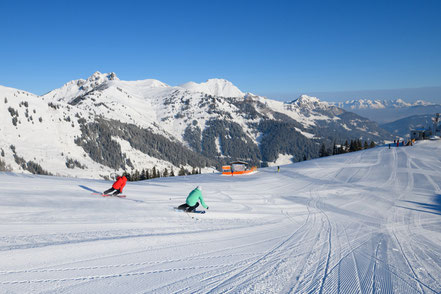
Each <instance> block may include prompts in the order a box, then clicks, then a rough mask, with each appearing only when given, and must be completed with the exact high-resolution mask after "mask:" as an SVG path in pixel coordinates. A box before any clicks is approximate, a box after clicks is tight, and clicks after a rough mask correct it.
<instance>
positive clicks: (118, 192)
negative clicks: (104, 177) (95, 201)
mask: <svg viewBox="0 0 441 294" xmlns="http://www.w3.org/2000/svg"><path fill="white" fill-rule="evenodd" d="M113 191H115V192H113ZM111 192H113V194H112V195H113V196H116V195H118V194H121V191H120V190H118V189H115V188H113V187H112V188H110V189H108V190H106V191H104V192H103V194H106V195H108V194H109V193H111Z"/></svg>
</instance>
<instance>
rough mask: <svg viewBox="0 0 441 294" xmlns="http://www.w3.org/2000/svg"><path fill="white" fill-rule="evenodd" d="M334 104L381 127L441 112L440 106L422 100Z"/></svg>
mask: <svg viewBox="0 0 441 294" xmlns="http://www.w3.org/2000/svg"><path fill="white" fill-rule="evenodd" d="M332 104H333V105H335V106H337V107H340V108H343V109H345V110H347V111H351V112H354V113H356V114H358V115H361V116H363V117H366V118H368V119H370V120H373V121H376V122H378V123H379V124H381V125H383V124H386V123H390V122H394V121H397V120H401V119H404V118H406V117H411V116H415V115H434V114H435V113H439V112H441V105H440V104H434V103H430V102H426V101H422V100H418V101H416V102H415V103H407V102H405V101H403V100H401V99H396V100H368V99H360V100H348V101H346V102H336V103H332ZM402 122H404V121H402Z"/></svg>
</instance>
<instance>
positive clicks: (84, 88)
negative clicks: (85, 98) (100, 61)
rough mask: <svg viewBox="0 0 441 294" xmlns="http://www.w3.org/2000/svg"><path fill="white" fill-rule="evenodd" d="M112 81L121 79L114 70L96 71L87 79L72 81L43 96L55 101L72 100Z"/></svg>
mask: <svg viewBox="0 0 441 294" xmlns="http://www.w3.org/2000/svg"><path fill="white" fill-rule="evenodd" d="M110 81H119V78H118V77H117V76H116V74H115V73H114V72H111V73H101V72H99V71H96V72H95V73H93V74H92V75H91V76H90V77H88V78H87V79H86V80H84V79H78V80H73V81H70V82H68V83H66V84H64V85H63V86H62V87H61V88H58V89H55V90H53V91H51V92H49V93H47V94H45V95H43V97H48V98H49V99H51V100H55V101H61V100H62V101H66V102H68V101H70V100H71V99H74V98H76V97H78V96H82V95H84V94H86V93H88V92H90V91H92V90H94V89H96V88H98V87H101V86H103V85H105V84H107V83H108V82H110Z"/></svg>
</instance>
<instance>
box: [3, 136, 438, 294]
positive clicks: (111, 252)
mask: <svg viewBox="0 0 441 294" xmlns="http://www.w3.org/2000/svg"><path fill="white" fill-rule="evenodd" d="M0 185H1V187H2V188H1V190H0V292H1V293H106V294H108V293H440V292H441V141H425V142H417V144H415V145H414V146H409V147H399V148H397V147H392V148H391V149H389V148H388V147H387V146H386V147H383V146H381V147H376V148H373V149H368V150H364V151H359V152H354V153H348V154H344V155H338V156H332V157H327V158H321V159H315V160H310V161H305V162H301V163H296V164H291V165H285V166H281V170H280V172H279V173H277V172H276V170H275V168H274V167H271V168H265V169H259V172H257V173H255V174H253V175H249V176H237V177H234V176H232V177H223V176H220V174H203V175H195V176H186V177H172V178H161V179H156V180H149V181H143V182H136V183H133V182H129V183H128V184H127V186H126V188H125V190H124V194H126V195H127V197H126V198H113V197H100V196H97V195H92V193H93V191H103V190H105V189H107V188H109V187H110V185H111V182H108V181H107V182H106V181H99V180H85V179H73V178H60V177H48V176H36V175H25V174H12V173H0ZM196 185H201V186H202V187H203V191H202V192H203V195H204V198H205V202H206V203H207V205H208V206H209V210H208V211H207V213H205V214H191V215H190V214H186V213H183V212H176V211H174V210H173V207H174V206H177V205H179V204H182V203H183V202H184V201H185V198H186V195H187V194H188V192H190V191H191V190H192V189H193V188H194V187H195V186H196Z"/></svg>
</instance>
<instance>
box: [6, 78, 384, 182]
mask: <svg viewBox="0 0 441 294" xmlns="http://www.w3.org/2000/svg"><path fill="white" fill-rule="evenodd" d="M0 105H1V107H0V131H1V134H2V136H1V137H0V161H2V162H3V163H5V164H6V165H8V166H10V168H11V169H12V170H13V171H17V172H21V171H28V172H34V173H51V174H58V175H63V176H78V177H93V178H101V177H105V176H107V175H109V173H111V172H117V173H121V172H122V171H124V170H126V171H133V170H142V169H144V168H152V167H153V166H155V167H156V168H157V169H159V170H163V169H165V168H167V169H168V170H171V169H173V170H174V171H175V173H176V172H177V169H179V168H181V167H184V168H187V169H191V168H194V167H198V168H201V169H202V170H205V171H212V170H214V169H216V168H217V169H218V168H220V166H221V165H222V164H225V163H228V162H230V161H232V160H237V159H242V160H247V161H249V162H250V164H256V165H261V164H262V165H266V164H283V163H288V162H289V161H300V160H303V159H305V158H314V157H317V156H318V154H319V149H320V146H321V145H322V144H323V143H324V144H325V145H326V146H328V147H329V148H330V147H331V146H332V144H334V142H336V143H337V144H338V143H343V142H344V141H345V140H352V139H361V140H366V141H375V142H377V143H381V142H383V140H385V139H391V138H392V135H391V134H390V133H389V132H387V131H385V130H383V129H381V128H379V127H378V125H377V123H374V122H372V121H370V120H368V119H366V118H363V117H361V116H359V115H357V114H355V113H352V112H349V111H345V110H344V109H341V108H338V107H336V106H334V105H330V104H329V103H326V102H322V101H320V100H319V99H317V98H314V97H309V96H305V95H304V96H301V97H299V98H298V99H296V100H294V101H291V102H289V103H284V102H280V101H275V100H270V99H267V98H265V97H262V96H256V95H253V94H250V93H243V92H241V91H240V90H239V89H238V88H237V87H236V86H234V85H233V84H232V83H231V82H229V81H227V80H223V79H210V80H208V81H207V82H204V83H195V82H189V83H185V84H183V85H181V86H169V85H167V84H165V83H163V82H161V81H158V80H154V79H147V80H140V81H122V80H119V79H118V77H117V76H116V74H114V73H107V74H103V73H100V72H96V73H94V74H93V75H92V76H90V77H89V78H87V79H79V80H74V81H70V82H68V83H66V84H65V85H63V86H62V87H60V88H58V89H55V90H53V91H51V92H49V93H47V94H45V95H42V96H37V95H34V94H32V93H29V92H26V91H22V90H18V89H13V88H8V87H3V86H0ZM286 160H288V162H286Z"/></svg>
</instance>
